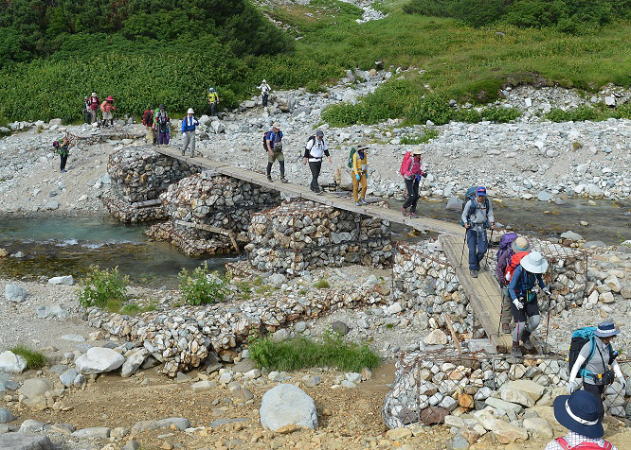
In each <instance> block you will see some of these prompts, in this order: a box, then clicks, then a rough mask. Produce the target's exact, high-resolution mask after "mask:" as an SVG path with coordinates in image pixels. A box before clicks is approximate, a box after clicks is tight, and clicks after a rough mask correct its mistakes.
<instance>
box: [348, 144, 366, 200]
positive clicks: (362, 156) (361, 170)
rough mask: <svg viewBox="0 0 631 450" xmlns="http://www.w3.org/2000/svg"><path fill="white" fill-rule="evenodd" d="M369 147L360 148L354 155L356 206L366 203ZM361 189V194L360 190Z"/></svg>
mask: <svg viewBox="0 0 631 450" xmlns="http://www.w3.org/2000/svg"><path fill="white" fill-rule="evenodd" d="M367 151H368V147H359V148H358V149H357V151H356V152H355V153H354V154H353V164H352V169H353V173H352V176H353V200H355V205H356V206H360V205H364V204H365V203H366V191H367V190H368V154H367V153H366V152H367ZM360 187H361V192H360V190H359V188H360Z"/></svg>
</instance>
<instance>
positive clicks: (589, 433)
mask: <svg viewBox="0 0 631 450" xmlns="http://www.w3.org/2000/svg"><path fill="white" fill-rule="evenodd" d="M602 417H603V408H602V405H601V404H600V403H599V402H598V401H597V400H596V398H595V397H594V396H593V395H591V394H589V393H587V392H585V391H578V392H574V393H573V394H572V395H559V396H558V397H557V398H555V399H554V418H555V419H556V420H557V422H559V423H560V424H561V425H563V426H564V427H565V428H567V429H568V430H569V431H570V432H569V433H568V434H566V435H565V436H563V437H560V438H557V439H555V440H553V441H551V442H549V443H548V445H546V448H545V449H544V450H572V449H576V450H579V449H580V450H618V449H617V448H616V446H615V445H613V444H612V443H611V442H608V441H606V440H605V439H603V436H604V435H605V429H604V428H603V423H602Z"/></svg>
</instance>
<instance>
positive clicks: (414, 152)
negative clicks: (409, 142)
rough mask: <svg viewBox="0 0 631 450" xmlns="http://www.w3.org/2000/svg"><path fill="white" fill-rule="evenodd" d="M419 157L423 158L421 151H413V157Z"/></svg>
mask: <svg viewBox="0 0 631 450" xmlns="http://www.w3.org/2000/svg"><path fill="white" fill-rule="evenodd" d="M417 155H418V156H421V155H422V153H421V151H420V150H412V156H417Z"/></svg>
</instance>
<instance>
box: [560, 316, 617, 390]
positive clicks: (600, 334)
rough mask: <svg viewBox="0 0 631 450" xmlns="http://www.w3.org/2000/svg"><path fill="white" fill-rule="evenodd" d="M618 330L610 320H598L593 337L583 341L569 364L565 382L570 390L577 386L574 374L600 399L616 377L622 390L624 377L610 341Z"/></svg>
mask: <svg viewBox="0 0 631 450" xmlns="http://www.w3.org/2000/svg"><path fill="white" fill-rule="evenodd" d="M618 334H620V330H619V329H617V328H616V325H615V324H614V323H613V321H612V320H606V321H604V322H601V323H599V324H598V328H596V329H595V330H594V333H593V337H592V338H590V339H589V341H588V342H587V343H585V345H583V347H582V348H581V351H580V353H579V354H578V357H577V358H576V361H575V362H574V365H573V366H572V369H571V371H570V379H569V381H568V385H567V386H568V391H569V392H570V393H571V392H573V391H575V390H577V389H578V388H579V386H580V385H579V383H578V382H577V381H576V378H577V377H580V378H582V379H583V389H584V390H586V391H587V392H590V393H591V394H594V395H595V396H596V397H597V398H598V399H599V401H602V395H603V392H604V391H605V388H606V387H607V386H608V385H610V384H613V382H614V379H615V378H617V379H618V380H619V381H620V383H621V384H622V390H623V391H624V389H625V387H626V381H625V378H624V375H623V374H622V370H620V366H619V365H618V361H616V356H618V355H617V352H614V350H613V348H612V346H611V341H612V340H613V338H614V337H615V336H617V335H618ZM609 367H611V369H610V368H609Z"/></svg>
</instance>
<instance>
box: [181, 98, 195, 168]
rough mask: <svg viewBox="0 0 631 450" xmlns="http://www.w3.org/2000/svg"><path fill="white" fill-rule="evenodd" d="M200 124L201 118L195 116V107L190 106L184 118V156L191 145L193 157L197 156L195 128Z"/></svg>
mask: <svg viewBox="0 0 631 450" xmlns="http://www.w3.org/2000/svg"><path fill="white" fill-rule="evenodd" d="M198 126H199V120H197V117H195V111H193V108H188V111H186V117H184V118H183V119H182V135H183V136H184V147H182V156H184V155H185V154H186V149H187V148H188V147H189V146H190V147H191V157H195V129H196V128H197V127H198Z"/></svg>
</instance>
